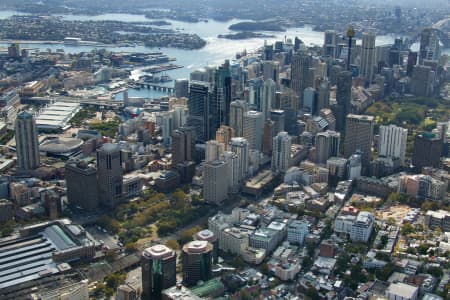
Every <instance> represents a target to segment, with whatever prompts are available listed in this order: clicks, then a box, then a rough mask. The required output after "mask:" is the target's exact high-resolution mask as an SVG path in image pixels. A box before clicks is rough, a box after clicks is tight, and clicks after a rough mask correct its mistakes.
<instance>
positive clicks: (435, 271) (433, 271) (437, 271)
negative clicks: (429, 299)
mask: <svg viewBox="0 0 450 300" xmlns="http://www.w3.org/2000/svg"><path fill="white" fill-rule="evenodd" d="M427 273H428V274H430V275H432V276H434V277H436V278H441V277H442V275H444V271H442V268H440V267H429V268H428V269H427Z"/></svg>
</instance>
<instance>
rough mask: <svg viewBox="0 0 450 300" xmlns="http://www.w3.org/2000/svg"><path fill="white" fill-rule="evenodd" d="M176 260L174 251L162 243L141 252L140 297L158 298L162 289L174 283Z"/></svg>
mask: <svg viewBox="0 0 450 300" xmlns="http://www.w3.org/2000/svg"><path fill="white" fill-rule="evenodd" d="M176 260H177V255H176V252H175V251H173V250H172V249H170V248H168V247H167V246H164V245H155V246H152V247H150V248H147V249H145V250H144V252H142V256H141V268H142V299H144V300H159V299H161V291H162V290H164V289H167V288H170V287H172V286H174V285H175V284H176V282H177V278H176V271H177V270H176Z"/></svg>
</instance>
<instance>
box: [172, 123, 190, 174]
mask: <svg viewBox="0 0 450 300" xmlns="http://www.w3.org/2000/svg"><path fill="white" fill-rule="evenodd" d="M194 130H195V129H194V128H193V127H180V128H178V129H177V130H174V131H173V132H172V166H173V167H176V166H177V165H178V164H179V163H183V162H185V161H193V160H194V151H195V131H194Z"/></svg>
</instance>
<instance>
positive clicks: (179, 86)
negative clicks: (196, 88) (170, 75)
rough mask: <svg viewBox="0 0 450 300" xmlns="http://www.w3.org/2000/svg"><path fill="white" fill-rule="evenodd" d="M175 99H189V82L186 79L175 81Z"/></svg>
mask: <svg viewBox="0 0 450 300" xmlns="http://www.w3.org/2000/svg"><path fill="white" fill-rule="evenodd" d="M174 89H175V97H177V98H181V97H186V98H188V97H189V80H188V79H187V78H180V79H177V80H175V85H174Z"/></svg>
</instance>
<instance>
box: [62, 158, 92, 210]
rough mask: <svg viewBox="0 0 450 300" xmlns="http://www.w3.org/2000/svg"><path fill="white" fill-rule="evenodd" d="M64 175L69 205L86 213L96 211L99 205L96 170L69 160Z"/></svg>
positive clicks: (78, 161)
mask: <svg viewBox="0 0 450 300" xmlns="http://www.w3.org/2000/svg"><path fill="white" fill-rule="evenodd" d="M64 175H65V177H66V188H67V199H68V200H69V204H70V205H71V206H73V207H81V208H83V209H85V210H87V211H93V210H94V209H96V208H97V207H98V204H99V199H98V189H97V170H96V169H95V168H94V167H92V166H89V165H88V164H87V163H86V162H85V161H83V160H69V161H68V162H67V163H66V167H65V171H64ZM80 191H82V193H81V192H80Z"/></svg>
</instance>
